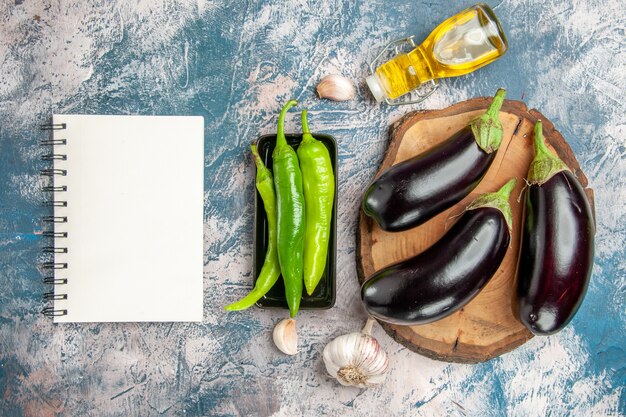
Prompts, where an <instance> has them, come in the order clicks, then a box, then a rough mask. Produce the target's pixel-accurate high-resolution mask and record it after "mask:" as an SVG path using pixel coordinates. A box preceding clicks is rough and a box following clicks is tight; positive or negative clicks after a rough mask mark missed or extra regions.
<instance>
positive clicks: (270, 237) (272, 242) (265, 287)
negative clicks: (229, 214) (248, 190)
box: [224, 144, 280, 311]
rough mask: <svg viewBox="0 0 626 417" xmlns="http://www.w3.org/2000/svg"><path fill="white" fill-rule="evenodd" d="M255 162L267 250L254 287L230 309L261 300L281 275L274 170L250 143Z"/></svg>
mask: <svg viewBox="0 0 626 417" xmlns="http://www.w3.org/2000/svg"><path fill="white" fill-rule="evenodd" d="M250 149H251V150H252V155H253V156H254V163H255V164H256V189H257V190H258V191H259V194H260V195H261V200H263V207H264V208H265V214H266V216H267V251H266V252H265V261H264V262H263V266H262V267H261V272H260V273H259V276H258V277H257V280H256V283H255V284H254V288H253V289H252V291H250V293H248V295H246V296H245V297H244V298H242V299H241V300H239V301H237V302H234V303H232V304H229V305H227V306H226V307H224V309H225V310H228V311H236V310H244V309H246V308H248V307H251V306H252V305H253V304H254V303H256V302H257V301H259V299H260V298H261V297H263V296H264V295H265V294H267V292H268V291H269V290H270V289H271V288H272V287H273V286H274V284H276V281H278V277H279V276H280V264H279V263H278V248H277V239H276V232H277V231H276V193H275V192H274V178H273V176H272V171H270V170H269V169H267V167H266V166H265V164H263V160H262V159H261V155H259V151H258V150H257V148H256V145H254V144H252V145H250Z"/></svg>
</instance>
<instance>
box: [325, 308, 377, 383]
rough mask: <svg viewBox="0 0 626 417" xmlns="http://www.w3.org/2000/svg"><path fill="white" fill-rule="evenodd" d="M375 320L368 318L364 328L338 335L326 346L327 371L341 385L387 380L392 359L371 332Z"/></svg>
mask: <svg viewBox="0 0 626 417" xmlns="http://www.w3.org/2000/svg"><path fill="white" fill-rule="evenodd" d="M373 323H374V319H371V318H370V319H368V320H367V323H366V324H365V327H363V330H362V331H361V332H355V333H349V334H345V335H343V336H339V337H337V338H336V339H335V340H333V341H332V342H330V343H329V344H328V345H326V347H325V348H324V354H323V357H324V364H325V365H326V371H328V373H329V374H330V375H331V376H332V377H334V378H336V379H337V381H339V383H340V384H341V385H346V386H355V387H358V388H367V387H371V386H374V385H378V384H381V383H383V382H384V381H385V378H386V377H387V369H388V367H389V359H388V358H387V354H386V353H385V352H384V351H383V350H382V348H381V346H380V344H379V343H378V341H377V340H376V339H374V338H373V337H372V336H370V333H371V330H372V325H373Z"/></svg>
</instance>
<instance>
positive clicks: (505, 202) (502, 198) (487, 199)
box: [465, 178, 516, 232]
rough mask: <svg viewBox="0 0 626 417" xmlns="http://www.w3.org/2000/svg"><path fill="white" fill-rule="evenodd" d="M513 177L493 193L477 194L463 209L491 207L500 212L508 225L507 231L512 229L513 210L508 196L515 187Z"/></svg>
mask: <svg viewBox="0 0 626 417" xmlns="http://www.w3.org/2000/svg"><path fill="white" fill-rule="evenodd" d="M515 184H516V181H515V178H511V179H510V180H509V181H508V182H507V183H506V184H504V185H503V186H502V188H500V189H499V190H498V191H496V192H495V193H486V194H482V195H480V196H478V198H476V200H474V201H472V202H471V203H470V205H469V206H467V208H466V209H465V211H469V210H475V209H477V208H480V207H493V208H495V209H498V210H500V211H501V212H502V215H503V216H504V220H506V224H507V226H508V227H509V232H511V230H512V229H513V212H512V211H511V204H509V197H510V196H511V192H512V191H513V189H514V188H515Z"/></svg>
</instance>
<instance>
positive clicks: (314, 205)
mask: <svg viewBox="0 0 626 417" xmlns="http://www.w3.org/2000/svg"><path fill="white" fill-rule="evenodd" d="M306 116H307V111H306V110H303V111H302V142H301V143H300V146H298V158H299V159H300V168H301V169H302V181H303V185H304V201H305V204H306V233H305V240H304V286H305V287H306V292H307V293H308V294H309V295H312V294H313V291H314V290H315V288H316V287H317V285H318V284H319V282H320V280H321V279H322V276H323V275H324V269H325V268H326V258H327V256H328V241H329V239H330V221H331V219H332V215H333V202H334V198H335V174H334V172H333V166H332V163H331V161H330V155H329V153H328V149H327V148H326V146H325V145H324V144H323V143H322V142H320V141H319V140H317V139H315V138H314V137H313V135H311V132H310V131H309V124H308V122H307V117H306Z"/></svg>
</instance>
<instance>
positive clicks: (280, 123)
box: [276, 100, 298, 148]
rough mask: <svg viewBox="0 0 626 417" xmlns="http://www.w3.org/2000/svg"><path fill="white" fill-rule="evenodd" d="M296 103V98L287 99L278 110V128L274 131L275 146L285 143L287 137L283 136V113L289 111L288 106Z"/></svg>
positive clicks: (290, 106)
mask: <svg viewBox="0 0 626 417" xmlns="http://www.w3.org/2000/svg"><path fill="white" fill-rule="evenodd" d="M296 104H298V101H297V100H289V101H288V102H287V103H286V104H285V105H284V106H283V108H282V109H281V110H280V114H279V115H278V129H277V132H276V147H277V148H278V147H281V146H285V145H287V139H286V138H285V115H286V114H287V112H288V111H289V109H290V108H292V107H293V106H295V105H296Z"/></svg>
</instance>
